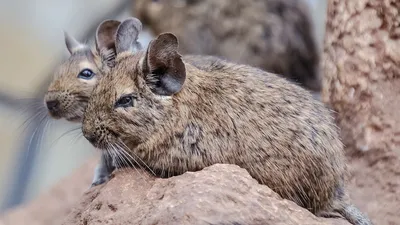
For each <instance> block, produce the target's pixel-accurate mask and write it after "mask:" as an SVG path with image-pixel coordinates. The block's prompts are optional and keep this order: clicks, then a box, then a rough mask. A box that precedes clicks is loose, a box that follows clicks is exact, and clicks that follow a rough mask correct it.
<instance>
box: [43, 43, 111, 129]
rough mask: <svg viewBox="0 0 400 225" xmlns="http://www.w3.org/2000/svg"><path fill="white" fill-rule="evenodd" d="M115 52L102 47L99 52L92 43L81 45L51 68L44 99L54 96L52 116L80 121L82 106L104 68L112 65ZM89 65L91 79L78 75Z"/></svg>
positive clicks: (83, 106)
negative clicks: (56, 109) (56, 105)
mask: <svg viewBox="0 0 400 225" xmlns="http://www.w3.org/2000/svg"><path fill="white" fill-rule="evenodd" d="M114 58H115V53H114V52H113V51H111V50H103V51H101V53H99V52H98V51H97V50H96V49H95V47H93V48H90V47H89V46H85V47H83V48H81V49H80V50H79V51H76V52H74V53H73V54H71V56H70V57H69V58H68V59H67V60H66V61H65V62H64V63H63V64H61V65H60V66H59V67H58V68H57V70H56V71H55V74H54V78H53V81H52V82H51V83H50V85H49V87H48V91H47V93H46V95H45V101H49V100H56V99H57V100H58V101H59V102H60V111H59V113H57V115H52V114H50V115H51V116H53V117H54V118H65V119H67V120H70V121H76V122H81V119H82V116H83V112H84V109H85V107H86V105H87V102H88V99H89V97H90V95H91V92H92V90H93V88H94V86H95V85H96V83H97V81H98V80H99V79H100V77H101V76H102V73H103V71H104V70H106V69H107V68H109V67H110V66H113V62H114ZM83 69H90V70H92V71H93V72H94V73H95V74H96V75H95V77H94V78H93V79H91V80H82V79H79V78H78V74H79V72H81V71H82V70H83Z"/></svg>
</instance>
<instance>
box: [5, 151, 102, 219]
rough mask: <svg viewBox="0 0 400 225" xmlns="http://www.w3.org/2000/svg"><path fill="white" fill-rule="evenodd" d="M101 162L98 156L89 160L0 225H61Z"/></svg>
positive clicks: (7, 216) (86, 187) (18, 208)
mask: <svg viewBox="0 0 400 225" xmlns="http://www.w3.org/2000/svg"><path fill="white" fill-rule="evenodd" d="M98 161H99V157H93V158H91V159H89V160H88V161H87V162H86V163H85V164H84V165H83V166H81V167H79V168H77V169H76V170H75V171H73V172H72V173H71V174H70V175H69V176H68V177H66V178H64V179H62V180H60V181H59V182H58V183H57V184H56V185H55V186H53V187H52V188H51V189H50V190H49V191H46V192H45V193H43V194H42V195H40V196H38V197H37V198H36V199H34V200H33V201H31V202H29V203H27V204H25V205H22V206H20V207H17V208H15V209H12V210H10V211H8V212H6V213H5V214H3V215H2V216H1V217H0V225H25V224H29V225H49V224H51V225H58V224H61V223H62V221H63V220H64V218H65V217H66V216H67V215H68V214H69V213H70V212H71V209H72V208H73V207H74V206H75V205H76V204H77V203H78V202H79V201H80V199H81V198H82V195H83V194H84V193H85V191H87V190H88V188H89V187H90V184H91V182H92V177H93V171H94V168H95V166H96V164H97V162H98ZM28 221H29V223H28Z"/></svg>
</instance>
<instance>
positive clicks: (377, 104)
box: [322, 0, 400, 225]
mask: <svg viewBox="0 0 400 225" xmlns="http://www.w3.org/2000/svg"><path fill="white" fill-rule="evenodd" d="M399 12H400V1H399V0H385V1H376V0H363V1H348V0H330V1H328V17H327V18H328V20H327V23H326V37H325V44H324V54H323V58H324V60H323V62H324V65H323V68H324V71H325V74H324V79H323V86H324V88H323V92H322V99H323V101H324V102H326V103H327V104H329V105H330V107H332V109H333V110H334V111H336V114H335V115H336V120H337V124H338V126H339V127H340V128H341V131H342V137H343V142H344V144H345V146H346V153H347V159H348V162H349V163H348V164H349V168H350V171H351V175H352V176H351V177H350V182H349V188H348V189H349V193H350V197H351V198H352V199H353V200H354V201H353V202H354V204H355V205H357V206H358V207H359V208H360V210H361V211H363V212H365V213H366V214H367V215H368V216H369V217H370V218H371V220H372V221H373V222H375V224H380V225H392V224H399V223H400V222H399V221H400V214H399V211H400V198H399V196H400V117H399V114H398V112H399V111H400V101H399V86H400V48H399V46H400V35H399V34H400V28H399V21H400V20H399V18H400V17H399ZM394 46H397V47H394ZM396 112H397V113H396Z"/></svg>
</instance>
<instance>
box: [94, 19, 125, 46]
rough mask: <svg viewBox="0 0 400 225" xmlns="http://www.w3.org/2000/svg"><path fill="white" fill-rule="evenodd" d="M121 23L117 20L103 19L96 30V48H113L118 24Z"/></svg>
mask: <svg viewBox="0 0 400 225" xmlns="http://www.w3.org/2000/svg"><path fill="white" fill-rule="evenodd" d="M120 24H121V22H120V21H118V20H105V21H103V22H101V23H100V25H99V26H98V27H97V30H96V39H95V41H96V49H97V51H99V52H100V51H101V50H102V49H114V48H115V37H116V33H117V29H118V26H119V25H120Z"/></svg>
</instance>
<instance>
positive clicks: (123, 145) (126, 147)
mask: <svg viewBox="0 0 400 225" xmlns="http://www.w3.org/2000/svg"><path fill="white" fill-rule="evenodd" d="M118 143H120V144H122V146H120V147H121V150H122V152H123V153H124V154H125V155H127V156H128V157H130V158H131V159H133V160H134V161H135V162H136V164H139V163H138V162H137V161H136V160H135V159H134V158H133V157H132V155H130V154H129V153H128V152H127V151H126V150H129V148H128V146H126V145H125V143H123V142H122V141H121V140H119V141H118ZM118 143H117V145H118ZM118 146H119V145H118ZM123 147H125V149H126V150H125V149H124V148H123ZM130 152H132V151H130ZM132 154H133V155H135V157H136V158H138V159H139V160H140V161H141V162H142V163H143V164H144V166H146V168H147V169H148V170H149V171H150V172H151V173H152V174H153V175H154V176H156V173H155V172H154V171H153V170H152V169H151V168H150V167H149V166H148V165H147V163H145V162H144V161H143V160H142V159H141V158H140V157H139V156H137V155H136V154H135V153H134V152H132ZM139 165H140V164H139Z"/></svg>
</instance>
